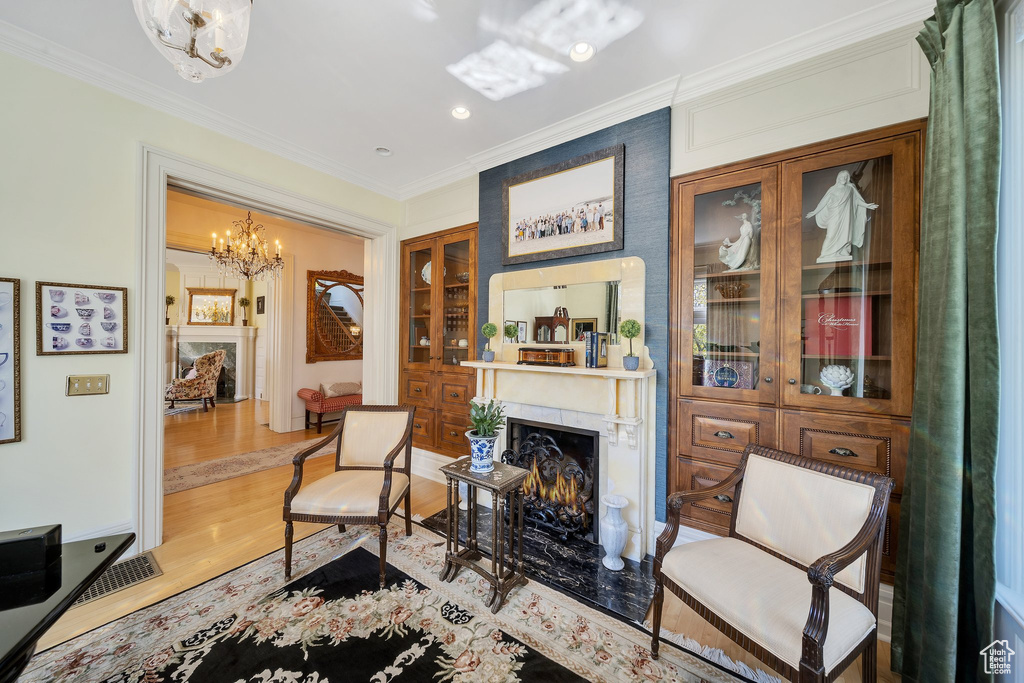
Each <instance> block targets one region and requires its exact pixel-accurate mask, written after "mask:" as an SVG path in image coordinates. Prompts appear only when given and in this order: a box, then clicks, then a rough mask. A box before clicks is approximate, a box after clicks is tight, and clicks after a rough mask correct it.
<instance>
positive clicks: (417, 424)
mask: <svg viewBox="0 0 1024 683" xmlns="http://www.w3.org/2000/svg"><path fill="white" fill-rule="evenodd" d="M413 426H414V427H416V429H423V425H421V424H420V423H419V422H417V423H416V424H415V425H413Z"/></svg>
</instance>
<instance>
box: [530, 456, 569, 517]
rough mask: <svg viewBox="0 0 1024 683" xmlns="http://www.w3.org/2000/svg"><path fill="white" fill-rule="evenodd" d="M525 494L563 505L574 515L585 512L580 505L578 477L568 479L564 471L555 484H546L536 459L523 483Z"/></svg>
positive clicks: (560, 472) (557, 476) (558, 474)
mask: <svg viewBox="0 0 1024 683" xmlns="http://www.w3.org/2000/svg"><path fill="white" fill-rule="evenodd" d="M523 492H524V493H525V494H526V495H527V496H533V497H535V498H539V499H540V500H543V501H546V502H548V503H553V504H555V505H561V506H563V507H565V508H567V509H569V510H571V511H572V513H573V514H574V515H579V514H580V513H581V512H582V511H583V510H582V506H581V505H580V494H579V489H578V487H577V485H576V477H569V478H568V479H567V478H565V477H563V476H562V471H561V470H559V471H558V473H557V475H556V477H555V481H554V483H549V484H545V483H544V480H543V479H542V478H541V476H540V470H539V469H538V468H537V459H536V458H534V459H533V466H532V467H531V468H530V474H529V476H527V477H526V480H525V481H524V482H523Z"/></svg>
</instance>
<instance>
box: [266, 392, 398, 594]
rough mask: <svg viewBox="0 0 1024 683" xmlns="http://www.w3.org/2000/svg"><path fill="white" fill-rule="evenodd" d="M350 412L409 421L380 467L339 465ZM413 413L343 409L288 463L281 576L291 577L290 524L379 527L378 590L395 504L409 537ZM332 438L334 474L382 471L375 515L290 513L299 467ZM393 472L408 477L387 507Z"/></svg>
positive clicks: (341, 528)
mask: <svg viewBox="0 0 1024 683" xmlns="http://www.w3.org/2000/svg"><path fill="white" fill-rule="evenodd" d="M352 412H367V413H371V412H376V413H398V412H405V413H408V415H409V419H408V420H407V422H406V425H405V432H404V434H403V435H402V438H401V440H400V441H399V442H398V444H397V445H396V446H395V447H394V448H392V449H391V452H389V453H388V454H387V455H386V456H385V457H384V462H383V463H382V465H381V466H380V467H371V466H367V465H342V464H341V435H342V432H343V431H344V430H345V418H347V417H348V415H349V413H352ZM415 413H416V407H415V406H408V405H400V406H381V405H371V406H365V405H352V406H348V407H346V408H345V410H344V412H342V414H341V418H339V420H338V426H337V427H335V428H334V431H333V432H331V433H330V435H329V436H327V437H326V438H324V439H321V440H320V441H317V442H316V443H315V444H313V445H312V446H310V447H309V448H307V449H305V450H303V451H301V452H300V453H298V454H297V455H296V456H295V457H294V458H293V459H292V464H293V465H294V466H295V474H294V475H293V476H292V482H291V484H289V485H288V489H287V490H286V491H285V492H284V522H285V525H284V577H285V579H290V578H291V575H292V534H293V529H292V522H312V523H314V524H337V525H338V531H342V532H344V531H345V525H346V524H376V525H378V527H379V528H380V531H379V534H378V535H379V538H380V587H381V588H383V587H384V570H385V567H386V565H387V550H388V520H390V519H391V515H392V513H394V511H395V510H396V509H397V508H398V506H399V504H401V503H402V501H403V499H404V501H405V535H406V536H409V535H411V534H412V470H411V467H412V425H413V419H414V416H415ZM332 439H337V440H338V444H337V447H336V448H335V452H334V471H335V472H339V471H341V470H373V471H381V470H382V471H383V472H384V486H383V487H382V488H381V491H380V505H379V507H378V509H377V514H376V515H361V516H360V515H304V514H293V513H292V510H291V505H292V500H293V499H294V498H295V495H296V494H297V493H298V492H299V487H300V486H301V485H302V464H303V463H304V462H305V461H306V458H308V457H309V456H310V455H312V454H313V453H316V452H317V451H319V450H320V449H321V448H323V447H324V446H326V445H327V444H329V443H330V442H331V440H332ZM402 451H405V464H404V465H402V466H401V467H395V459H396V458H397V457H398V455H399V454H400V453H402ZM395 472H401V473H403V474H405V475H406V476H407V477H409V480H410V481H409V489H408V490H407V491H406V492H405V496H403V498H400V499H398V500H397V501H395V504H394V505H390V506H389V505H388V501H389V500H390V498H391V480H392V476H393V474H394V473H395Z"/></svg>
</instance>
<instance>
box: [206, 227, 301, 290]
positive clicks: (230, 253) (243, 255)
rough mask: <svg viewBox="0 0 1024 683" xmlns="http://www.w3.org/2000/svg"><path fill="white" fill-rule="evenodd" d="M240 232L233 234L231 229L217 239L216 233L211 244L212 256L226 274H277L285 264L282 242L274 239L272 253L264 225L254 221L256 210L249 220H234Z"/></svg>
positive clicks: (253, 277) (252, 277)
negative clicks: (282, 255)
mask: <svg viewBox="0 0 1024 683" xmlns="http://www.w3.org/2000/svg"><path fill="white" fill-rule="evenodd" d="M233 223H234V226H235V228H236V229H237V232H236V233H235V235H234V236H233V237H232V235H231V231H230V230H228V231H227V235H226V236H225V237H223V238H221V239H220V240H219V241H218V239H217V233H213V244H212V245H211V246H210V260H211V261H213V263H214V264H215V265H216V266H217V267H218V268H219V269H220V272H221V273H222V274H224V275H229V276H231V277H239V278H241V279H243V280H265V279H266V278H268V277H269V278H277V276H278V275H280V274H281V268H283V267H284V260H283V259H282V258H281V243H280V242H278V241H277V240H275V241H274V245H275V247H276V252H275V254H274V256H273V257H271V256H270V249H269V248H268V247H267V241H266V240H265V239H263V235H262V234H261V233H262V232H263V226H262V225H254V224H253V220H252V211H249V212H248V215H247V216H246V217H245V220H239V221H233ZM225 240H227V241H226V242H225Z"/></svg>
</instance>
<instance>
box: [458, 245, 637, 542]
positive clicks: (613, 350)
mask: <svg viewBox="0 0 1024 683" xmlns="http://www.w3.org/2000/svg"><path fill="white" fill-rule="evenodd" d="M596 282H600V283H607V282H618V283H619V319H621V320H625V319H628V318H633V319H635V320H639V321H641V322H643V320H644V304H645V294H644V292H645V289H646V267H645V265H644V262H643V260H642V259H639V258H636V257H627V258H620V259H608V260H602V261H586V262H583V263H574V264H569V265H563V266H551V267H543V268H533V269H528V270H516V271H508V272H501V273H495V274H494V275H493V276H491V279H490V297H489V300H488V319H489V320H491V321H496V322H499V323H500V322H501V321H503V320H505V319H506V316H505V310H504V297H505V292H506V291H508V290H516V289H536V288H551V287H561V286H563V285H571V284H577V283H581V284H582V283H596ZM499 337H500V335H499ZM633 344H634V347H633V348H635V349H636V351H637V352H638V354H639V355H640V366H641V368H642V369H640V370H636V371H630V370H626V369H624V368H623V367H622V358H623V356H624V355H625V354H626V352H627V351H628V348H629V347H628V346H627V344H626V342H624V341H623V342H622V343H619V344H612V345H611V346H610V348H609V350H608V367H605V368H586V367H579V366H575V367H553V366H545V365H518V364H517V363H516V362H515V361H516V360H518V354H519V351H518V349H519V346H521V345H520V344H512V343H508V342H507V341H506V340H504V339H499V338H498V337H495V338H494V339H491V340H490V346H491V348H492V349H493V350H494V351H495V352H496V355H497V360H496V361H495V362H491V363H484V362H481V361H469V362H465V363H463V366H465V367H469V368H473V369H474V370H476V393H477V395H476V396H475V397H474V399H473V400H474V401H476V402H487V401H489V400H492V399H494V400H497V401H499V402H500V403H501V404H502V406H503V407H504V409H505V415H506V416H507V417H510V418H518V419H524V420H530V421H533V422H542V423H547V424H551V425H553V426H556V427H557V426H558V425H561V426H564V427H570V428H575V429H585V430H588V431H592V432H596V433H597V434H598V436H599V438H598V442H599V443H598V451H599V453H598V457H599V458H600V460H599V467H598V472H599V481H596V482H595V484H596V489H597V491H596V495H595V498H596V500H597V501H598V503H599V508H598V510H599V512H598V519H600V517H602V516H603V515H604V513H605V509H604V505H603V504H600V499H601V496H603V495H605V494H608V493H614V494H616V495H619V496H623V497H625V498H626V499H627V500H628V501H629V505H628V506H627V508H626V509H625V510H623V515H622V516H623V518H624V519H625V520H626V523H627V524H628V525H629V535H628V540H627V544H626V548H625V551H624V552H623V555H624V556H625V557H629V558H631V559H633V560H641V559H643V557H644V555H646V554H647V553H648V552H651V551H652V550H653V548H654V537H655V534H654V531H655V529H654V526H655V525H654V484H655V467H654V441H655V439H654V432H655V429H654V418H653V416H654V412H655V384H656V382H657V378H656V373H655V370H654V368H653V364H652V362H651V357H650V351H649V350H648V349H647V348H646V347H645V346H644V335H643V333H641V335H640V336H639V337H637V338H636V339H634V340H633ZM566 346H567V347H568V348H571V349H573V350H574V352H575V355H576V359H577V361H579V360H580V359H582V358H584V357H585V354H584V350H583V344H582V343H581V342H571V341H570V342H569V343H568V344H566ZM622 437H624V438H622ZM497 446H498V452H499V453H500V452H502V451H503V450H504V449H505V448H506V447H507V436H506V435H505V433H504V431H502V432H499V435H498V443H497Z"/></svg>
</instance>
